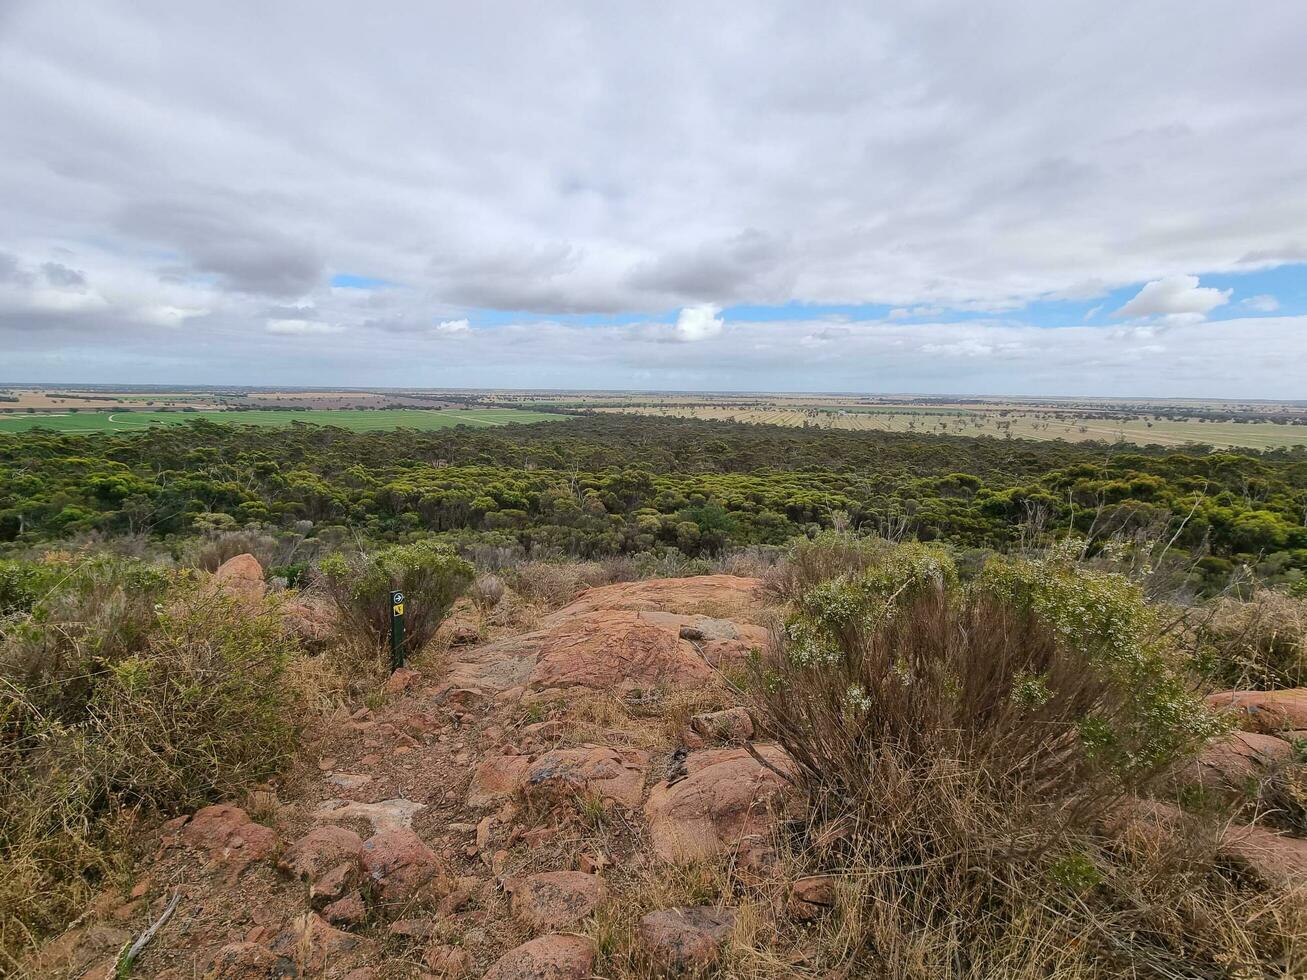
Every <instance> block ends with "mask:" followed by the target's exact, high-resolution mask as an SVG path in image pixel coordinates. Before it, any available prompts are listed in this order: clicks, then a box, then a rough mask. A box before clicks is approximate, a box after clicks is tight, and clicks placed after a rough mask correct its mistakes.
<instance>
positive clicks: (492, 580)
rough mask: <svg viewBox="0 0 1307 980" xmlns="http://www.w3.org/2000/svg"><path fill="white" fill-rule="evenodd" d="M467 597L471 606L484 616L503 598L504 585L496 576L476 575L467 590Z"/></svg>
mask: <svg viewBox="0 0 1307 980" xmlns="http://www.w3.org/2000/svg"><path fill="white" fill-rule="evenodd" d="M468 595H469V596H470V597H471V599H472V603H473V605H475V606H476V607H477V609H478V610H479V611H480V612H481V615H483V616H484V615H486V614H487V613H488V612H490V610H492V609H494V608H495V606H497V605H499V603H500V601H501V600H502V599H503V598H504V583H503V582H501V581H500V579H499V576H497V575H478V576H477V577H476V580H475V581H474V582H473V583H472V587H471V588H470V589H468Z"/></svg>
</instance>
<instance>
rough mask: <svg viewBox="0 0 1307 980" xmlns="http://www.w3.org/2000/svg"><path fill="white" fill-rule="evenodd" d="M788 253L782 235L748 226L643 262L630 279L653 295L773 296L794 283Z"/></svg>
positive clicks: (701, 297) (706, 298) (704, 297)
mask: <svg viewBox="0 0 1307 980" xmlns="http://www.w3.org/2000/svg"><path fill="white" fill-rule="evenodd" d="M787 259H788V256H787V254H786V245H785V243H784V242H783V241H781V240H779V239H777V238H774V237H773V236H770V235H767V234H765V233H763V232H761V231H758V230H757V229H753V228H749V229H745V230H744V231H741V232H740V233H739V234H737V235H733V236H731V237H730V238H728V239H726V240H724V241H721V242H718V243H715V244H711V245H701V246H699V247H697V248H692V249H679V250H674V251H670V252H667V253H665V254H663V255H660V256H658V257H657V258H655V259H651V260H647V261H644V262H641V263H640V264H638V265H637V266H636V267H635V268H634V269H633V270H631V273H630V276H629V277H628V282H629V283H630V284H631V285H632V286H634V287H635V288H636V289H638V290H641V291H646V292H650V293H653V294H655V295H659V296H669V297H689V298H691V299H696V300H699V301H702V302H714V301H716V302H720V301H730V300H735V299H752V300H754V301H757V300H759V299H762V298H764V297H766V298H769V299H777V298H781V297H784V296H785V295H786V294H787V293H788V291H789V289H790V288H791V286H792V285H793V279H794V277H793V274H792V273H789V272H787V271H786V270H785V269H784V265H785V263H786V261H787ZM673 301H675V300H673Z"/></svg>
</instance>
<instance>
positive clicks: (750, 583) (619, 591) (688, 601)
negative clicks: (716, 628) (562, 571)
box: [547, 575, 762, 621]
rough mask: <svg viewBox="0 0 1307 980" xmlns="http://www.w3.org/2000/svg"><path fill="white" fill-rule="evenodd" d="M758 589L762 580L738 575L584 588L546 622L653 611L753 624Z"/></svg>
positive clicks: (642, 581) (663, 579) (646, 581)
mask: <svg viewBox="0 0 1307 980" xmlns="http://www.w3.org/2000/svg"><path fill="white" fill-rule="evenodd" d="M761 588H762V579H757V578H743V577H741V576H739V575H694V576H690V577H688V578H656V579H641V580H639V581H635V582H617V583H615V584H613V585H601V586H598V587H596V588H593V589H587V590H586V591H585V592H582V593H581V594H580V595H579V596H578V597H577V598H576V599H575V600H574V601H573V602H572V603H570V604H569V605H567V606H564V607H563V608H562V609H560V610H558V612H556V613H554V614H553V615H551V616H550V617H549V620H547V621H555V620H563V619H568V618H570V617H573V616H576V615H578V614H581V613H589V612H595V611H596V610H601V609H606V610H631V611H636V612H638V611H642V610H653V611H656V612H664V613H679V614H682V615H688V616H692V615H709V616H725V617H730V618H732V619H744V620H745V621H752V619H753V618H754V617H756V616H757V614H758V613H759V611H760V607H759V603H758V595H759V590H760V589H761Z"/></svg>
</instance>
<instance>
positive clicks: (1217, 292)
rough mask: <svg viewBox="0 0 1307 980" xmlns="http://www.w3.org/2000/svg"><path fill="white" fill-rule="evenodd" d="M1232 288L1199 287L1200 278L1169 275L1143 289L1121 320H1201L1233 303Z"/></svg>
mask: <svg viewBox="0 0 1307 980" xmlns="http://www.w3.org/2000/svg"><path fill="white" fill-rule="evenodd" d="M1233 292H1234V290H1232V289H1214V288H1212V287H1209V286H1199V285H1198V277H1197V276H1184V275H1180V276H1167V277H1166V278H1165V279H1156V280H1154V281H1153V282H1150V283H1148V284H1146V285H1145V286H1144V288H1143V289H1141V290H1139V292H1138V294H1137V295H1136V296H1135V297H1134V299H1132V300H1130V301H1129V302H1128V303H1126V304H1125V305H1124V306H1122V307H1121V308H1120V309H1119V310H1117V311H1116V314H1115V315H1116V316H1119V317H1144V316H1162V317H1174V318H1185V319H1194V318H1196V319H1198V320H1201V319H1203V318H1204V317H1206V316H1207V314H1208V313H1210V312H1211V311H1212V310H1214V309H1216V308H1217V307H1218V306H1224V305H1225V304H1226V303H1227V302H1229V300H1230V294H1231V293H1233Z"/></svg>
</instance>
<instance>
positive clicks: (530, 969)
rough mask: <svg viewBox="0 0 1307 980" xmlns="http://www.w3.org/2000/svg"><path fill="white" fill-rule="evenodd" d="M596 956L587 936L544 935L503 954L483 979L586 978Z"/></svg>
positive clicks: (573, 979) (583, 979)
mask: <svg viewBox="0 0 1307 980" xmlns="http://www.w3.org/2000/svg"><path fill="white" fill-rule="evenodd" d="M594 960H595V945H594V942H593V941H591V940H589V939H587V938H585V937H584V936H566V935H549V936H541V937H540V938H539V939H532V940H531V941H530V942H529V943H523V944H522V945H521V946H518V947H517V948H516V949H513V950H509V951H508V952H507V953H505V954H504V955H503V956H501V957H500V958H499V959H498V960H496V961H495V963H494V965H493V966H491V967H490V969H489V970H488V971H486V975H485V977H484V980H585V978H586V977H589V976H590V973H591V970H592V968H593V967H594Z"/></svg>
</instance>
